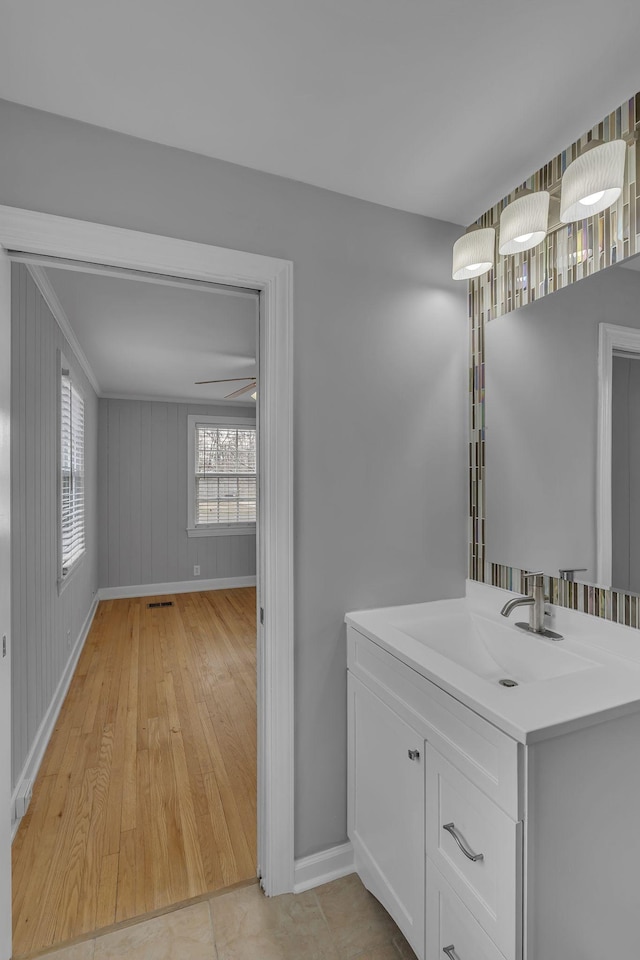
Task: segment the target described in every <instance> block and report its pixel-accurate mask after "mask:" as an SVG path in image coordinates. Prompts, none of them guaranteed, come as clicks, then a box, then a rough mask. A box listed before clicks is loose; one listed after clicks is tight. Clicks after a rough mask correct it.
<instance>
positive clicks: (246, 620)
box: [13, 588, 256, 957]
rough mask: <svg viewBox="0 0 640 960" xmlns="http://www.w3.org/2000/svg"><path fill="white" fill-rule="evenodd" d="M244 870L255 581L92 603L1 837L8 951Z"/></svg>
mask: <svg viewBox="0 0 640 960" xmlns="http://www.w3.org/2000/svg"><path fill="white" fill-rule="evenodd" d="M159 600H173V601H174V606H172V607H160V608H154V609H148V608H147V603H149V602H157V601H159ZM255 873H256V620H255V590H254V589H253V588H243V589H238V590H224V591H222V590H219V591H209V592H204V593H191V594H180V595H176V596H169V597H147V598H141V599H134V600H109V601H103V602H102V603H100V605H99V607H98V611H97V613H96V617H95V620H94V623H93V625H92V628H91V632H90V634H89V637H88V638H87V642H86V644H85V648H84V650H83V652H82V655H81V657H80V661H79V663H78V667H77V669H76V672H75V674H74V677H73V680H72V683H71V686H70V688H69V692H68V694H67V698H66V700H65V702H64V705H63V707H62V710H61V713H60V716H59V718H58V722H57V724H56V728H55V730H54V733H53V736H52V738H51V741H50V743H49V746H48V749H47V752H46V754H45V757H44V760H43V763H42V766H41V768H40V772H39V774H38V778H37V780H36V784H35V788H34V794H33V799H32V801H31V805H30V807H29V810H28V812H27V815H26V816H25V818H24V819H23V821H22V823H21V824H20V828H19V830H18V834H17V836H16V839H15V841H14V844H13V926H14V941H13V949H14V956H15V957H19V956H23V955H25V954H29V953H33V952H35V951H39V950H42V949H44V948H46V947H50V946H52V945H54V944H59V943H62V942H65V941H68V940H71V939H73V938H75V937H78V936H80V935H82V934H86V933H88V932H92V931H94V930H99V929H100V928H103V927H107V926H109V925H111V924H113V923H117V922H120V921H123V920H128V919H130V918H132V917H136V916H142V915H144V914H146V913H150V912H152V911H154V910H159V909H161V908H163V907H166V906H168V905H170V904H174V903H179V902H181V901H184V900H187V899H189V898H192V897H197V896H200V895H201V894H203V893H207V892H212V891H215V890H219V889H221V888H222V887H226V886H230V885H231V884H234V883H238V882H239V881H241V880H247V879H249V878H252V877H255Z"/></svg>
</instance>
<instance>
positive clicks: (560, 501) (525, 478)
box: [485, 267, 640, 587]
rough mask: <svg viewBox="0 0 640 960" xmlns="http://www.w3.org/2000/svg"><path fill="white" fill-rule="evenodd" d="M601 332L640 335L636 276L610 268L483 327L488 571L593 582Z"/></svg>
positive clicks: (639, 291) (639, 293)
mask: <svg viewBox="0 0 640 960" xmlns="http://www.w3.org/2000/svg"><path fill="white" fill-rule="evenodd" d="M600 323H615V324H621V325H622V326H629V327H638V326H640V274H638V273H637V272H635V271H632V270H627V269H625V268H622V267H611V268H610V269H608V270H604V271H603V272H602V273H597V274H595V275H594V276H591V277H587V278H586V279H584V280H580V282H579V283H575V284H573V285H572V286H570V287H567V288H566V289H564V290H559V291H557V292H556V293H554V294H552V295H551V296H548V297H544V298H543V299H542V300H537V301H536V302H535V303H532V304H530V305H529V306H526V307H524V308H522V309H520V310H515V311H514V312H513V313H509V314H507V315H506V316H504V317H499V318H498V319H496V320H491V321H490V322H489V323H488V324H487V327H486V330H485V360H486V368H485V392H486V450H485V457H486V481H485V484H486V486H485V490H486V503H487V517H486V532H485V536H486V540H485V542H486V545H487V558H488V560H490V561H491V562H492V563H504V564H507V565H508V566H512V567H520V568H522V567H524V568H527V569H529V570H543V571H544V572H545V573H547V574H550V575H552V576H556V577H557V576H558V570H559V569H560V568H561V567H586V568H587V572H586V573H580V574H578V576H577V578H576V579H579V580H581V581H585V582H594V581H595V580H596V576H597V570H596V456H597V439H598V426H597V418H598V335H599V324H600ZM614 585H615V586H616V587H618V586H619V585H618V584H617V583H615V581H614Z"/></svg>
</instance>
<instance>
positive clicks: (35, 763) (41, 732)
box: [11, 594, 99, 840]
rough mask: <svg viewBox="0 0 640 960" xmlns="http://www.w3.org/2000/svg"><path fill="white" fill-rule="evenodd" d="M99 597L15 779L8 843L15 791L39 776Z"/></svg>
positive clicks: (15, 822)
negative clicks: (22, 784)
mask: <svg viewBox="0 0 640 960" xmlns="http://www.w3.org/2000/svg"><path fill="white" fill-rule="evenodd" d="M98 599H99V597H98V595H97V594H96V596H95V597H94V598H93V602H92V604H91V607H90V608H89V612H88V614H87V616H86V617H85V621H84V623H83V624H82V628H81V630H80V633H79V634H78V636H77V638H76V642H75V643H74V645H73V649H72V651H71V655H70V657H69V659H68V660H67V665H66V666H65V668H64V671H63V674H62V676H61V677H60V681H59V683H58V686H57V687H56V691H55V693H54V695H53V697H52V698H51V703H50V704H49V708H48V710H47V712H46V713H45V715H44V717H43V718H42V722H41V724H40V726H39V727H38V732H37V733H36V735H35V738H34V741H33V744H32V745H31V750H30V751H29V754H28V756H27V759H26V760H25V762H24V766H23V768H22V770H21V771H20V776H19V777H18V779H17V783H16V786H15V789H14V791H13V794H12V795H11V820H12V823H11V840H13V838H14V837H15V835H16V831H17V829H18V827H19V825H20V821H19V820H13V812H14V810H15V804H16V797H17V795H18V790H19V789H20V784H21V783H22V782H23V781H24V780H31V781H33V780H35V778H36V777H37V775H38V770H39V769H40V764H41V763H42V758H43V757H44V753H45V750H46V749H47V746H48V744H49V740H50V739H51V734H52V733H53V728H54V727H55V725H56V721H57V719H58V714H59V713H60V710H61V709H62V704H63V703H64V698H65V697H66V695H67V690H68V689H69V686H70V684H71V680H72V679H73V674H74V671H75V669H76V666H77V663H78V660H79V659H80V654H81V653H82V650H83V648H84V645H85V642H86V639H87V637H88V636H89V630H90V629H91V624H92V623H93V618H94V617H95V614H96V610H97V609H98Z"/></svg>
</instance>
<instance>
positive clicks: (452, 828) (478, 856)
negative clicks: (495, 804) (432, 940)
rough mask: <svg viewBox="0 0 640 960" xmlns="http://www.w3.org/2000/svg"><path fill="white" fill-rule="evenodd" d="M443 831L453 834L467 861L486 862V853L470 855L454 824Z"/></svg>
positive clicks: (445, 827) (447, 824)
mask: <svg viewBox="0 0 640 960" xmlns="http://www.w3.org/2000/svg"><path fill="white" fill-rule="evenodd" d="M442 829H443V830H446V831H447V833H450V834H451V836H452V837H453V839H454V840H455V842H456V843H457V844H458V846H459V847H460V849H461V850H462V852H463V853H464V855H465V857H466V858H467V860H473V862H474V863H476V861H477V860H484V853H469V851H468V850H467V848H466V847H465V845H464V843H463V842H462V840H461V839H460V837H459V836H458V834H457V832H456V826H455V824H454V823H444V824H443V825H442ZM445 952H446V951H445Z"/></svg>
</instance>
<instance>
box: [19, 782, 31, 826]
mask: <svg viewBox="0 0 640 960" xmlns="http://www.w3.org/2000/svg"><path fill="white" fill-rule="evenodd" d="M32 793H33V780H23V781H22V783H21V784H20V786H19V787H18V793H17V795H16V809H15V818H16V820H21V819H22V817H24V815H25V813H26V812H27V809H28V807H29V804H30V802H31V794H32Z"/></svg>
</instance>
